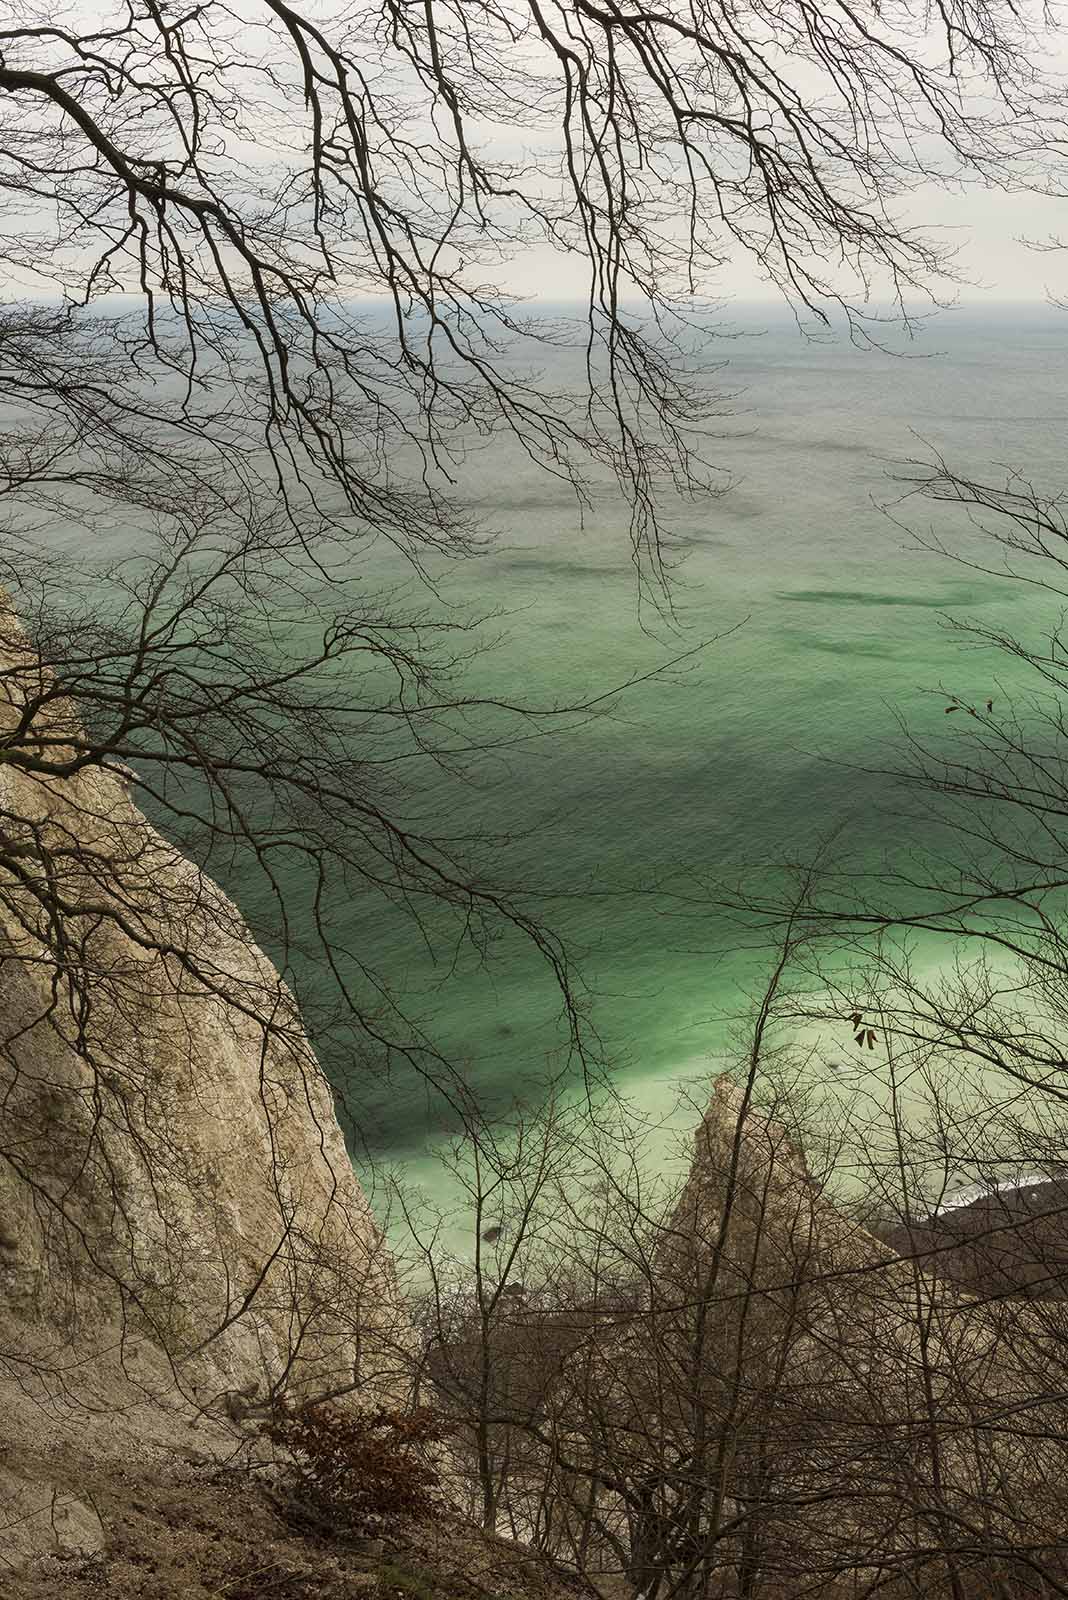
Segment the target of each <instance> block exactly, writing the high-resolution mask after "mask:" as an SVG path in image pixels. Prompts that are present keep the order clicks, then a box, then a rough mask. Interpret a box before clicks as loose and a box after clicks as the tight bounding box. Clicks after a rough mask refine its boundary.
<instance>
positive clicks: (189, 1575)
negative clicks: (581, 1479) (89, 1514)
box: [0, 1450, 588, 1600]
mask: <svg viewBox="0 0 1068 1600" xmlns="http://www.w3.org/2000/svg"><path fill="white" fill-rule="evenodd" d="M14 1464H15V1465H16V1466H20V1467H21V1468H22V1469H23V1470H25V1465H26V1464H25V1463H14ZM47 1467H48V1473H49V1476H50V1478H51V1481H52V1482H53V1483H56V1484H59V1485H60V1486H61V1487H62V1488H63V1489H65V1490H67V1491H68V1492H69V1493H71V1494H72V1495H74V1494H76V1495H77V1496H78V1499H79V1501H80V1503H82V1504H84V1505H86V1506H89V1507H91V1508H92V1511H93V1512H94V1513H95V1514H96V1516H97V1517H99V1520H100V1524H101V1526H102V1530H103V1548H102V1549H101V1550H100V1551H98V1552H95V1553H92V1554H89V1555H85V1554H66V1555H63V1556H55V1555H53V1556H48V1557H45V1558H43V1559H39V1560H38V1561H37V1562H36V1563H35V1564H33V1565H32V1566H30V1567H28V1568H25V1569H24V1570H22V1571H16V1572H11V1571H8V1572H6V1573H5V1574H3V1576H2V1577H0V1593H2V1594H3V1596H4V1600H90V1597H92V1600H486V1597H490V1600H574V1597H575V1596H576V1595H577V1594H582V1593H588V1590H585V1588H584V1586H582V1585H581V1584H579V1583H578V1581H577V1580H573V1579H570V1578H569V1577H568V1576H566V1575H565V1574H562V1573H559V1572H555V1571H552V1570H550V1569H547V1568H546V1567H544V1566H543V1565H541V1564H540V1563H539V1562H538V1561H537V1560H536V1559H535V1558H534V1557H533V1556H532V1555H531V1554H530V1553H529V1552H528V1551H525V1550H523V1549H522V1547H520V1546H518V1545H514V1544H509V1543H507V1542H506V1541H504V1540H498V1539H488V1538H485V1537H484V1536H483V1535H482V1534H481V1533H479V1532H478V1530H476V1529H474V1528H472V1527H470V1526H469V1525H468V1524H465V1523H464V1522H463V1521H461V1520H460V1519H459V1518H458V1517H456V1516H454V1515H453V1514H452V1513H450V1512H446V1511H442V1512H441V1513H440V1515H438V1516H436V1517H435V1518H433V1519H431V1520H429V1521H423V1522H410V1521H407V1522H404V1523H401V1522H398V1523H397V1524H396V1525H393V1526H390V1527H388V1528H387V1529H386V1530H385V1531H384V1537H383V1538H382V1540H381V1541H367V1540H365V1541H363V1542H362V1544H361V1543H359V1542H356V1541H348V1542H347V1541H345V1540H344V1539H337V1538H334V1537H331V1536H330V1534H329V1532H328V1531H319V1530H312V1529H309V1528H306V1527H305V1528H301V1527H298V1526H295V1525H294V1524H293V1523H292V1522H291V1521H290V1519H289V1518H288V1516H287V1515H286V1514H284V1512H283V1510H282V1503H281V1501H280V1500H279V1501H275V1500H274V1498H273V1496H272V1492H271V1491H270V1489H268V1488H265V1487H264V1486H262V1485H261V1484H260V1483H259V1482H258V1481H257V1480H256V1478H255V1476H254V1475H250V1473H249V1471H248V1469H247V1467H245V1466H229V1467H227V1466H224V1467H220V1465H219V1463H218V1462H217V1461H214V1460H210V1459H204V1460H203V1461H200V1462H196V1461H191V1460H184V1459H182V1457H181V1456H176V1457H175V1458H174V1459H173V1460H172V1461H170V1462H167V1461H161V1462H159V1463H158V1464H155V1465H151V1466H150V1465H146V1464H144V1463H140V1462H138V1463H135V1464H133V1465H129V1466H128V1465H125V1464H124V1463H122V1462H120V1461H111V1462H104V1463H101V1462H100V1461H97V1460H92V1459H90V1458H88V1457H80V1456H79V1455H78V1453H77V1451H73V1450H71V1451H64V1452H61V1453H60V1454H59V1455H58V1456H57V1454H55V1453H53V1454H51V1456H50V1458H49V1460H48V1462H47Z"/></svg>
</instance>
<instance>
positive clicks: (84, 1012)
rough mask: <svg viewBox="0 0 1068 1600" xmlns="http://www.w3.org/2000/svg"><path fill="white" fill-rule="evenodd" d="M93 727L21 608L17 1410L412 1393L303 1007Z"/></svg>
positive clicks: (14, 882) (5, 1130)
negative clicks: (83, 754)
mask: <svg viewBox="0 0 1068 1600" xmlns="http://www.w3.org/2000/svg"><path fill="white" fill-rule="evenodd" d="M77 727H78V725H77V720H76V711H75V708H74V707H73V706H71V705H70V704H69V703H67V702H65V701H63V700H60V699H57V698H56V697H55V696H54V693H53V691H52V688H51V685H50V684H49V683H48V681H47V679H46V677H44V676H43V675H42V673H41V671H40V669H39V668H38V666H37V664H36V660H35V656H34V653H33V651H32V649H31V647H30V645H29V644H28V642H27V641H26V638H25V636H24V635H23V634H22V633H21V632H20V630H19V628H18V625H17V623H16V622H14V620H13V619H12V617H11V614H10V611H5V609H4V608H3V607H2V606H0V1400H2V1399H3V1395H4V1393H6V1392H8V1391H10V1393H11V1394H12V1396H14V1397H15V1399H14V1400H13V1402H12V1404H13V1406H14V1407H15V1410H18V1407H19V1406H20V1405H23V1404H24V1403H25V1401H26V1397H27V1396H28V1397H29V1398H30V1399H31V1400H32V1401H33V1402H34V1403H36V1404H38V1405H40V1406H43V1407H44V1408H45V1410H46V1411H47V1412H48V1413H49V1414H50V1415H51V1416H52V1417H53V1418H54V1419H55V1420H56V1425H57V1426H58V1425H59V1424H60V1422H61V1421H62V1420H63V1419H64V1418H65V1419H66V1423H65V1424H64V1425H66V1424H67V1423H69V1424H70V1425H75V1419H79V1418H80V1419H82V1420H81V1421H80V1422H77V1424H76V1425H77V1426H78V1427H83V1426H84V1427H88V1428H90V1429H91V1427H92V1426H94V1425H95V1424H93V1422H92V1420H91V1419H92V1418H93V1417H99V1416H100V1415H103V1414H105V1413H106V1414H107V1416H108V1417H109V1418H111V1419H114V1418H115V1417H116V1416H118V1415H120V1414H124V1415H128V1416H129V1418H130V1419H131V1421H130V1425H131V1427H135V1426H137V1427H140V1426H141V1423H144V1426H145V1427H148V1428H149V1431H151V1430H152V1429H153V1428H154V1429H155V1431H156V1434H157V1435H162V1434H165V1433H166V1432H167V1428H168V1427H169V1426H170V1424H169V1423H168V1422H167V1421H166V1417H167V1416H170V1417H172V1418H175V1419H177V1418H179V1417H184V1418H186V1419H187V1420H188V1419H190V1418H196V1417H197V1416H198V1415H200V1416H201V1417H202V1418H210V1417H212V1416H215V1415H222V1414H223V1413H227V1412H228V1413H229V1415H230V1416H231V1417H234V1416H236V1415H237V1414H238V1413H239V1412H240V1411H241V1410H245V1411H248V1410H249V1409H254V1407H255V1405H256V1403H257V1401H258V1400H259V1399H260V1398H261V1397H263V1396H264V1395H266V1394H267V1393H268V1391H284V1392H287V1393H289V1394H291V1395H296V1396H302V1395H316V1394H323V1393H325V1392H329V1391H331V1390H335V1389H341V1388H343V1387H344V1386H346V1385H348V1386H352V1385H354V1384H357V1385H360V1386H361V1387H362V1390H363V1392H365V1393H366V1392H368V1391H370V1392H383V1391H385V1392H389V1390H390V1386H391V1383H392V1382H393V1381H394V1374H395V1371H396V1368H397V1364H398V1363H397V1355H398V1351H399V1350H400V1349H402V1347H403V1346H404V1343H405V1340H406V1337H407V1333H406V1323H405V1318H404V1314H403V1310H402V1307H401V1303H400V1297H399V1293H398V1290H397V1286H396V1280H395V1275H394V1270H393V1265H392V1262H391V1259H390V1257H389V1254H388V1251H387V1250H386V1248H385V1245H384V1242H383V1239H382V1236H381V1234H380V1231H379V1229H378V1228H377V1226H376V1224H375V1222H374V1219H373V1217H372V1215H371V1212H370V1210H369V1207H368V1204H367V1201H366V1198H365V1196H364V1194H363V1192H362V1191H361V1188H360V1185H359V1183H358V1181H357V1179H356V1176H355V1174H354V1172H353V1170H352V1166H351V1163H350V1161H349V1158H348V1154H347V1152H346V1149H345V1144H344V1140H343V1137H342V1134H341V1130H340V1128H339V1126H338V1123H337V1120H336V1118H335V1115H334V1110H333V1104H332V1099H331V1094H330V1090H329V1086H328V1085H327V1083H326V1081H325V1079H324V1077H323V1074H322V1072H321V1069H320V1067H319V1065H318V1062H317V1061H316V1059H315V1056H314V1053H313V1051H312V1049H311V1047H310V1045H309V1043H308V1040H307V1038H306V1036H305V1034H304V1031H303V1028H302V1026H301V1021H300V1018H299V1015H298V1014H297V1011H296V1007H295V1005H294V1002H293V999H292V996H291V995H290V993H289V991H288V990H287V988H286V986H285V984H284V983H283V982H282V981H281V979H280V978H279V975H278V973H277V972H276V971H275V969H274V967H273V966H272V964H271V963H270V962H269V961H268V960H267V958H266V957H265V956H264V954H263V953H262V951H260V950H259V949H258V948H257V947H256V945H255V943H254V942H253V940H252V938H251V936H250V934H249V931H248V929H247V927H246V926H245V924H244V922H243V920H242V918H241V915H240V913H239V912H238V911H237V909H236V907H235V906H234V905H233V904H232V902H231V901H230V900H229V899H228V898H227V897H226V896H225V895H224V894H223V893H222V891H221V890H220V889H219V888H218V886H217V885H216V884H215V883H213V882H212V881H211V880H210V879H208V878H207V877H205V876H204V875H203V874H202V873H201V872H200V871H198V869H197V868H196V867H195V866H194V865H193V864H192V863H191V862H189V861H188V860H186V859H185V858H184V857H183V856H182V855H181V854H180V853H179V852H178V851H177V850H176V849H174V848H173V847H172V846H171V845H169V844H168V843H167V841H166V840H164V839H163V838H162V837H161V836H160V835H159V834H158V833H157V832H156V831H155V830H154V829H153V828H152V827H151V826H150V825H149V823H148V822H147V821H146V819H145V817H144V816H143V815H142V814H141V812H140V811H139V810H138V808H137V806H136V805H135V804H134V802H133V800H132V798H131V794H130V786H129V782H128V775H127V774H126V773H124V772H123V771H121V770H109V769H108V768H106V767H105V766H102V765H100V764H96V765H93V764H85V765H80V764H79V762H78V761H77V760H75V759H72V758H73V757H74V754H75V752H74V750H73V748H72V746H71V745H70V743H69V741H70V740H71V739H72V738H73V737H75V735H76V733H77ZM57 766H58V767H59V768H60V769H61V770H60V771H59V772H58V773H57V771H56V768H57ZM16 1402H17V1403H16ZM12 1414H13V1413H12ZM86 1419H89V1420H86ZM138 1419H141V1421H140V1422H138ZM145 1419H148V1421H146V1420H145ZM34 1427H35V1428H36V1424H35V1425H34ZM31 1431H33V1430H31ZM143 1431H144V1429H143V1428H142V1432H143Z"/></svg>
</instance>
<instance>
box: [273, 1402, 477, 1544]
mask: <svg viewBox="0 0 1068 1600" xmlns="http://www.w3.org/2000/svg"><path fill="white" fill-rule="evenodd" d="M264 1431H265V1433H266V1434H267V1437H268V1438H269V1439H271V1440H272V1441H273V1442H274V1443H275V1444H278V1445H281V1446H282V1447H283V1448H284V1449H285V1450H286V1451H287V1452H288V1454H289V1455H290V1456H291V1457H292V1460H293V1470H292V1475H291V1478H290V1485H289V1487H290V1493H289V1499H288V1504H287V1510H288V1511H289V1512H290V1513H291V1514H293V1515H294V1516H295V1517H296V1518H297V1520H309V1519H310V1520H312V1521H315V1522H320V1521H321V1522H325V1523H328V1524H329V1525H330V1527H331V1528H332V1529H335V1530H340V1531H346V1532H348V1533H353V1534H358V1535H374V1534H377V1533H378V1532H380V1531H381V1529H382V1528H383V1526H384V1525H385V1524H386V1523H387V1522H388V1521H389V1520H390V1519H392V1518H394V1517H401V1516H407V1517H418V1516H423V1515H426V1514H427V1513H429V1512H430V1511H432V1510H434V1509H435V1508H436V1507H438V1506H439V1505H440V1503H441V1502H440V1498H439V1495H438V1487H439V1484H440V1474H439V1471H438V1466H437V1458H436V1455H435V1447H436V1446H437V1445H440V1444H441V1443H442V1441H443V1440H444V1439H445V1438H446V1437H447V1436H448V1435H449V1433H451V1432H452V1426H451V1424H450V1423H449V1422H448V1421H447V1420H446V1419H445V1418H443V1417H442V1416H441V1415H440V1414H439V1413H438V1412H436V1411H433V1410H431V1409H429V1408H428V1407H420V1408H417V1409H415V1410H412V1411H390V1410H387V1409H385V1408H384V1407H378V1408H376V1409H375V1410H373V1411H362V1412H355V1411H346V1410H344V1409H342V1408H341V1407H340V1406H331V1405H306V1406H302V1407H301V1408H300V1409H299V1410H294V1411H283V1410H279V1411H278V1412H277V1413H276V1414H275V1416H273V1417H272V1418H271V1420H270V1421H269V1422H268V1423H267V1424H266V1425H265V1429H264Z"/></svg>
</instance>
